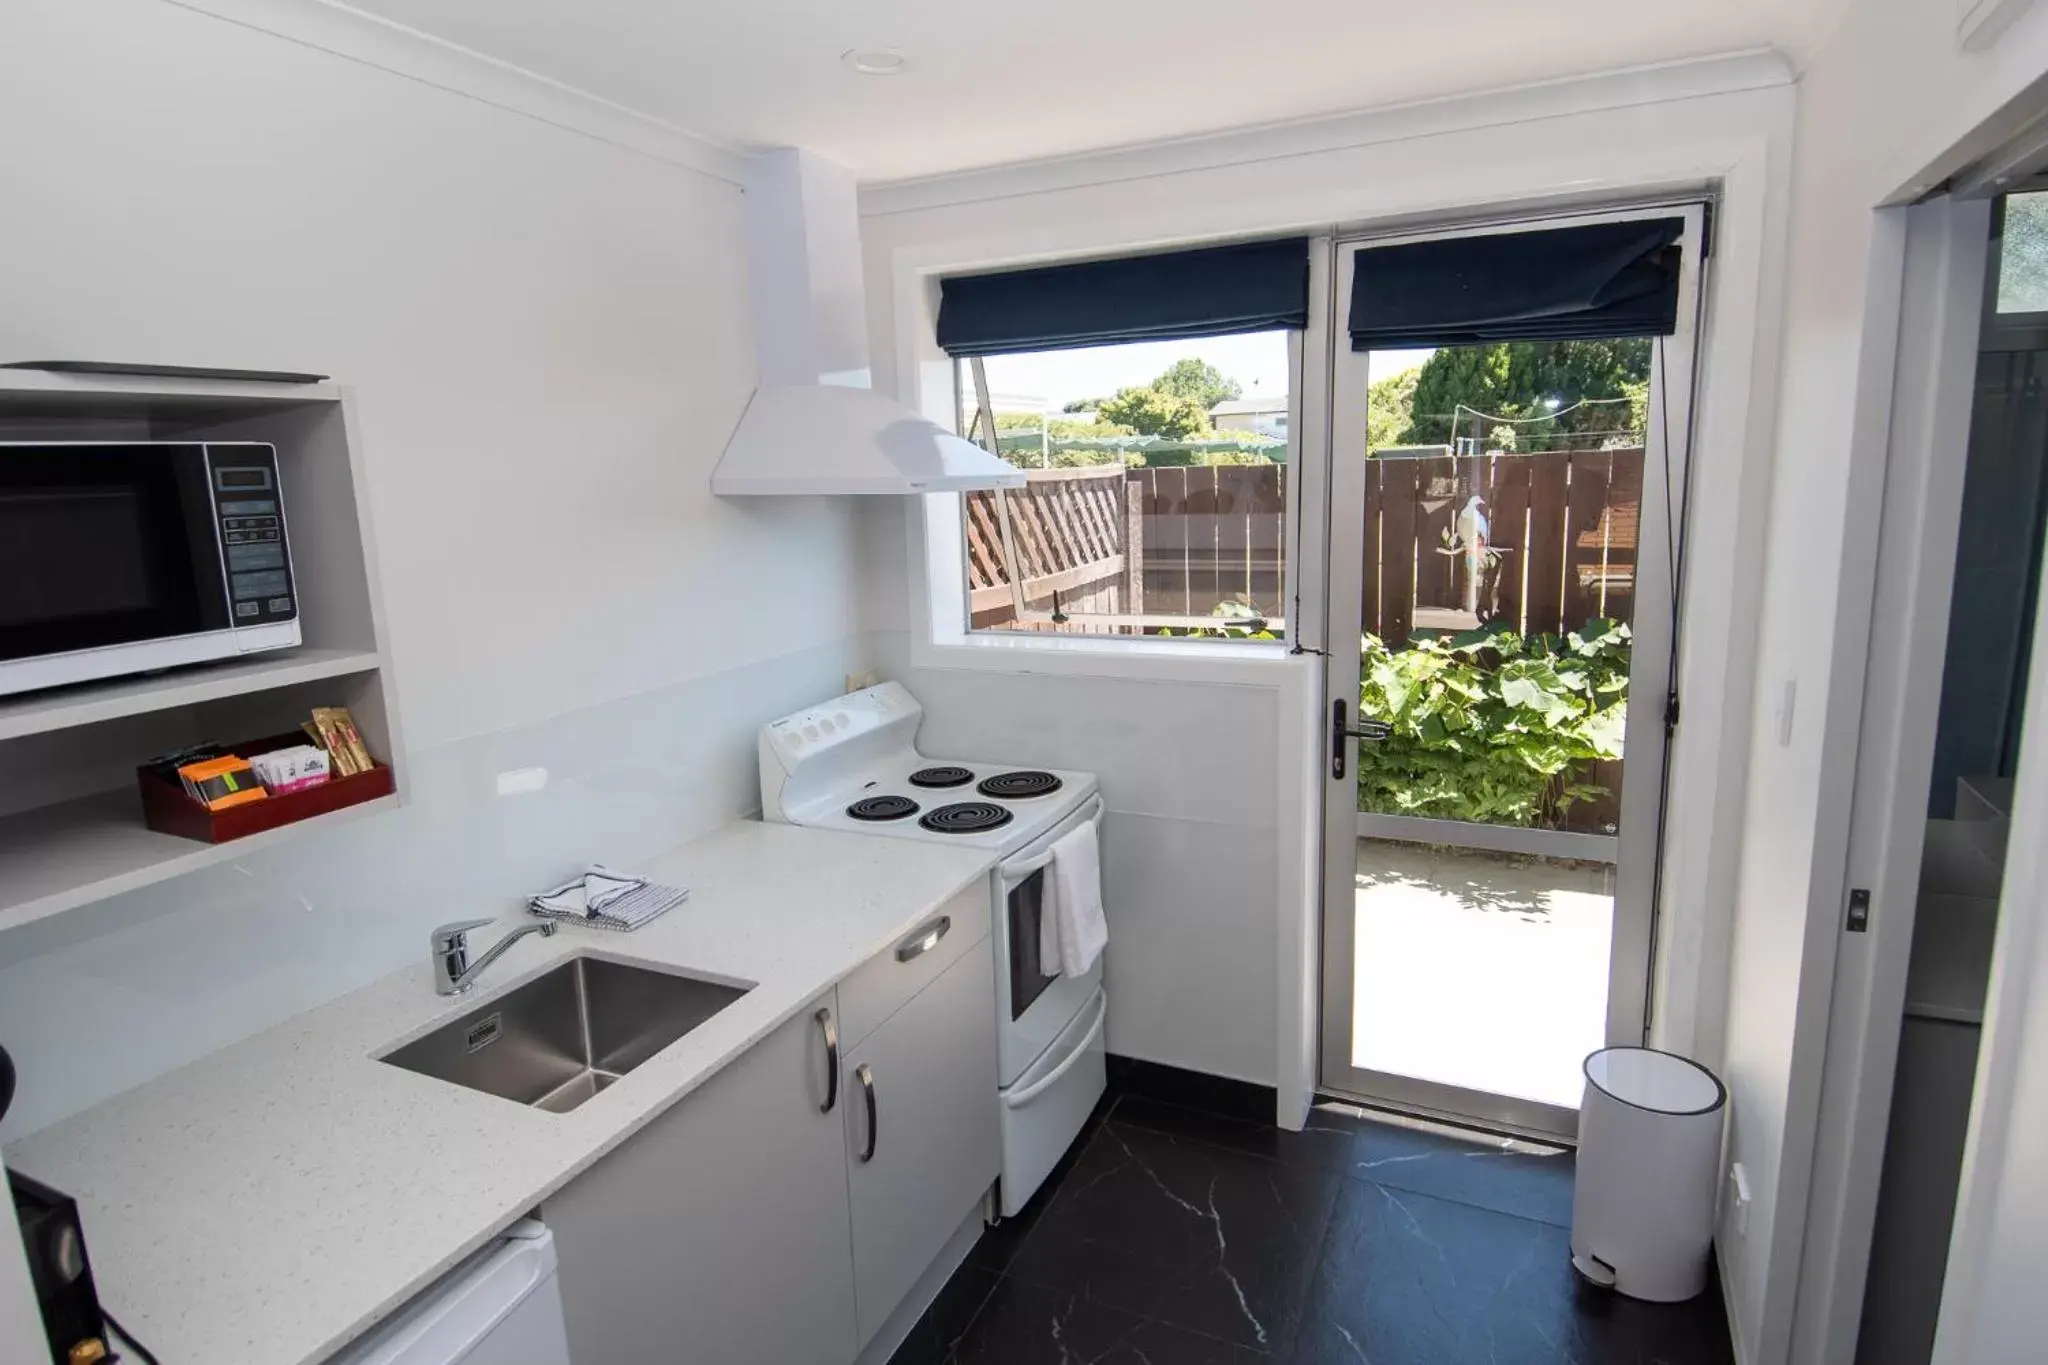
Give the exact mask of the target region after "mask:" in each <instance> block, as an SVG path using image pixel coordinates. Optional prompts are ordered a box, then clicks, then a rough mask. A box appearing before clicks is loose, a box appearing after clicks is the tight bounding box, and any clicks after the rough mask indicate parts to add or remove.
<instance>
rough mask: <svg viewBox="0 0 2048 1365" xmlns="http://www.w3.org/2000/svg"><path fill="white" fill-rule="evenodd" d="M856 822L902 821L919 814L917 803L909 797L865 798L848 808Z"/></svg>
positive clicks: (849, 813) (848, 812)
mask: <svg viewBox="0 0 2048 1365" xmlns="http://www.w3.org/2000/svg"><path fill="white" fill-rule="evenodd" d="M846 813H847V814H848V815H851V816H852V817H853V818H854V819H856V820H901V819H903V818H904V817H905V816H909V815H915V814H917V802H915V801H913V800H911V799H910V798H909V797H907V796H865V797H862V798H861V799H860V800H858V801H856V802H854V803H853V804H852V805H850V806H848V807H847V808H846Z"/></svg>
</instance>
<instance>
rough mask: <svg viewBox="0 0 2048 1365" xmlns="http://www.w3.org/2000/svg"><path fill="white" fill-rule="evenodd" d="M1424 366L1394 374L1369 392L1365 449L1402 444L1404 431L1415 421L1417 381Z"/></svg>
mask: <svg viewBox="0 0 2048 1365" xmlns="http://www.w3.org/2000/svg"><path fill="white" fill-rule="evenodd" d="M1421 377H1422V367H1421V366H1420V365H1418V366H1416V367H1415V368H1414V369H1412V370H1403V371H1401V373H1399V374H1390V375H1388V376H1387V377H1386V378H1385V379H1382V380H1380V381H1379V383H1377V384H1374V385H1373V386H1372V387H1371V388H1369V389H1367V390H1366V391H1365V448H1366V449H1367V450H1368V451H1372V450H1378V449H1380V448H1381V447H1383V446H1392V445H1399V444H1400V443H1401V433H1402V432H1404V431H1406V430H1408V425H1409V423H1410V422H1411V421H1413V420H1414V416H1413V414H1414V412H1415V383H1416V381H1417V380H1418V379H1420V378H1421Z"/></svg>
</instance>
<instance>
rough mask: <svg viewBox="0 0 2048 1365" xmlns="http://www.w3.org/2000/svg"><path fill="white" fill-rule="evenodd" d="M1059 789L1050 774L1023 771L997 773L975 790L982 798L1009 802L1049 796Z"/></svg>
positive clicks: (1058, 782)
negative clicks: (1001, 798)
mask: <svg viewBox="0 0 2048 1365" xmlns="http://www.w3.org/2000/svg"><path fill="white" fill-rule="evenodd" d="M1059 789H1060V780H1059V779H1058V778H1057V777H1054V776H1053V775H1052V774H1051V773H1042V772H1038V771H1036V770H1029V769H1027V770H1025V771H1022V772H1014V773H997V774H996V775H995V776H994V777H991V778H988V779H986V780H985V781H983V782H982V784H981V785H980V786H979V787H976V788H975V790H976V791H978V792H980V793H981V794H982V795H983V796H1000V797H1004V798H1006V799H1008V800H1011V801H1023V800H1027V799H1028V798H1030V797H1033V796H1050V795H1052V794H1053V793H1054V792H1056V791H1058V790H1059Z"/></svg>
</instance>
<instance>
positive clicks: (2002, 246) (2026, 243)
mask: <svg viewBox="0 0 2048 1365" xmlns="http://www.w3.org/2000/svg"><path fill="white" fill-rule="evenodd" d="M2004 212H2005V227H2004V231H2003V234H2002V235H2001V237H2000V239H1999V242H1998V304H1997V310H1998V311H1999V312H2000V313H2048V191H2043V192H2041V193H2036V194H2009V195H2007V196H2006V197H2005V210H2004Z"/></svg>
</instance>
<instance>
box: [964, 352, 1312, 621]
mask: <svg viewBox="0 0 2048 1365" xmlns="http://www.w3.org/2000/svg"><path fill="white" fill-rule="evenodd" d="M1273 330H1275V331H1280V332H1282V333H1284V337H1283V345H1285V347H1286V349H1287V380H1288V385H1289V393H1288V399H1287V410H1288V412H1289V413H1290V414H1291V413H1292V412H1293V411H1294V408H1295V401H1296V400H1295V395H1294V393H1293V389H1294V387H1295V386H1297V385H1298V384H1299V383H1300V381H1301V353H1302V344H1303V343H1302V338H1303V335H1304V334H1303V333H1302V332H1301V331H1298V330H1296V329H1294V328H1275V329H1273ZM1257 335H1265V334H1264V333H1259V334H1257ZM1140 344H1143V343H1140ZM982 359H983V358H982V357H980V356H966V357H960V358H958V359H956V360H954V362H953V369H954V375H955V379H954V388H955V390H956V392H957V393H958V395H959V404H960V411H961V413H962V429H961V430H960V433H959V434H960V435H962V436H964V437H966V438H967V439H968V440H970V441H974V442H976V444H985V441H984V438H987V439H997V438H996V437H995V436H994V430H995V425H994V424H995V414H994V412H993V411H991V412H990V413H989V424H988V430H986V431H979V430H972V429H969V428H970V427H971V426H972V425H973V423H974V420H975V417H976V416H978V415H979V414H980V413H981V411H982V397H981V394H982V392H983V391H986V390H987V383H986V373H985V371H979V372H978V371H977V369H976V367H978V366H980V365H981V363H982ZM963 372H965V373H978V383H979V389H978V390H977V391H975V392H971V393H970V392H969V390H968V388H967V386H966V385H963V384H962V383H961V382H960V376H961V375H962V374H963ZM992 401H993V399H992V398H991V402H992ZM1048 420H1049V419H1048ZM1289 425H1290V430H1289V432H1288V434H1287V435H1286V436H1285V437H1283V438H1281V439H1282V440H1284V441H1285V442H1286V450H1285V454H1284V456H1283V458H1282V459H1281V460H1279V461H1278V463H1279V465H1280V467H1281V468H1282V469H1284V470H1286V471H1287V472H1286V477H1285V478H1284V479H1283V480H1282V487H1283V488H1285V489H1286V490H1287V498H1286V506H1285V508H1284V509H1283V511H1282V513H1281V516H1282V518H1283V524H1289V523H1292V522H1293V521H1294V519H1295V507H1294V488H1295V477H1296V469H1297V463H1298V460H1297V449H1296V443H1295V440H1294V435H1293V432H1292V430H1291V425H1292V424H1291V423H1290V424H1289ZM1123 467H1125V468H1128V466H1123ZM1025 472H1026V474H1027V475H1028V474H1029V472H1030V471H1029V470H1026V471H1025ZM995 498H996V503H997V517H998V519H999V522H1000V523H1001V524H1002V535H1003V553H1004V558H1005V560H1006V561H1007V560H1008V559H1009V558H1010V556H1011V554H1012V551H1013V548H1014V547H1013V544H1012V536H1011V531H1010V524H1011V518H1012V517H1013V516H1014V513H1013V512H1012V510H1011V509H1010V507H1009V506H1008V492H1007V490H1004V489H1000V488H998V489H996V490H995ZM961 511H962V515H965V512H966V504H965V503H964V502H963V503H962V505H961ZM963 534H965V533H964V531H963ZM1281 564H1282V570H1281V577H1280V597H1279V603H1280V606H1281V610H1280V611H1279V612H1278V613H1277V616H1278V618H1279V619H1280V620H1281V621H1282V623H1283V626H1284V627H1286V628H1291V627H1292V625H1293V623H1292V622H1291V621H1290V620H1289V619H1288V616H1287V603H1288V602H1289V601H1290V600H1291V593H1290V591H1289V589H1290V586H1291V582H1292V578H1293V573H1294V568H1295V566H1294V565H1293V563H1292V562H1291V561H1290V560H1288V558H1287V556H1286V553H1285V547H1284V546H1283V549H1282V554H1281ZM961 571H962V573H963V574H966V573H968V567H967V564H966V562H965V561H964V560H963V561H962V564H961ZM1008 586H1009V587H1010V596H1011V600H1012V602H1013V603H1014V604H1015V606H1014V610H1015V613H1016V615H1015V617H1014V619H1015V620H1016V621H1018V622H1039V623H1043V624H1048V625H1049V624H1052V623H1053V621H1054V616H1053V613H1052V612H1050V611H1048V610H1045V609H1043V608H1037V607H1031V606H1027V605H1026V603H1025V599H1024V595H1023V591H1022V587H1021V585H1019V584H1018V583H1017V582H1016V581H1015V579H1014V577H1012V578H1011V580H1010V582H1009V585H1008ZM969 591H970V594H971V592H972V583H971V581H970V583H969ZM1065 615H1066V617H1067V619H1068V620H1069V621H1071V622H1075V623H1094V624H1096V625H1098V626H1100V627H1101V629H1102V630H1103V631H1104V632H1105V633H1102V634H1094V633H1092V632H1090V631H1085V630H1082V631H1075V632H1073V633H1072V635H1071V636H1064V637H1056V638H1077V639H1090V638H1092V639H1099V640H1109V641H1112V642H1125V641H1130V640H1135V639H1142V638H1148V637H1143V636H1134V635H1117V634H1112V633H1108V632H1112V631H1114V630H1116V629H1117V628H1118V627H1128V626H1135V627H1138V628H1141V629H1142V628H1144V627H1146V626H1148V625H1149V626H1157V627H1161V628H1170V629H1175V630H1194V629H1200V628H1204V627H1208V626H1211V625H1213V624H1214V623H1215V621H1216V618H1214V617H1206V616H1184V615H1181V614H1179V613H1174V612H1098V611H1086V610H1080V609H1067V610H1066V611H1065ZM966 629H967V633H968V634H969V635H991V634H1024V633H1026V632H1022V631H1010V630H1007V629H1006V628H1004V627H1001V626H982V627H979V628H977V627H976V626H975V625H974V623H973V619H972V613H971V611H970V613H969V617H968V620H967V622H966ZM1149 638H1153V639H1157V640H1158V641H1159V642H1160V643H1161V644H1181V643H1194V639H1193V638H1192V637H1180V636H1167V637H1160V636H1153V637H1149ZM1291 639H1292V637H1291V636H1288V635H1285V634H1283V635H1282V636H1281V638H1280V639H1279V640H1277V641H1263V642H1262V641H1255V640H1249V639H1235V640H1219V641H1215V642H1214V643H1218V644H1227V645H1231V646H1232V647H1238V646H1242V645H1246V644H1257V643H1267V644H1282V645H1284V644H1287V643H1289V642H1290V640H1291Z"/></svg>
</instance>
